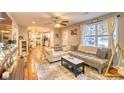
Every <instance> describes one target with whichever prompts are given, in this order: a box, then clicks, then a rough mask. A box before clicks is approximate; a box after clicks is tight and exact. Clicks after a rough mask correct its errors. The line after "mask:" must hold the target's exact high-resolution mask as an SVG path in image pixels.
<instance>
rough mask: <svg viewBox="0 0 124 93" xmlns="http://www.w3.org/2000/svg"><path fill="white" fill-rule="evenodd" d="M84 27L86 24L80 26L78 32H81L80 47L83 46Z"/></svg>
mask: <svg viewBox="0 0 124 93" xmlns="http://www.w3.org/2000/svg"><path fill="white" fill-rule="evenodd" d="M85 27H86V24H83V25H80V31H81V36H80V38H81V39H80V44H82V45H83V39H84V31H85Z"/></svg>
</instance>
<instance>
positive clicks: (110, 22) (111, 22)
mask: <svg viewBox="0 0 124 93" xmlns="http://www.w3.org/2000/svg"><path fill="white" fill-rule="evenodd" d="M105 24H106V27H107V30H108V33H109V47H110V48H111V49H112V50H114V47H115V45H114V38H113V33H114V31H115V28H116V25H117V17H111V18H108V19H106V20H105Z"/></svg>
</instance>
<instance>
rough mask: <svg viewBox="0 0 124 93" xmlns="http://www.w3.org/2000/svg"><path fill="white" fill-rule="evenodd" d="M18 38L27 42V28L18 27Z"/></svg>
mask: <svg viewBox="0 0 124 93" xmlns="http://www.w3.org/2000/svg"><path fill="white" fill-rule="evenodd" d="M19 36H23V39H24V40H27V41H28V27H27V26H23V25H19Z"/></svg>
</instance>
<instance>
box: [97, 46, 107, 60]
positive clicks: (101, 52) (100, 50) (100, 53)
mask: <svg viewBox="0 0 124 93" xmlns="http://www.w3.org/2000/svg"><path fill="white" fill-rule="evenodd" d="M107 52H108V50H107V49H105V48H98V49H97V53H96V56H97V57H99V58H102V59H105V58H106V55H107Z"/></svg>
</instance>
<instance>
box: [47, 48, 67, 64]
mask: <svg viewBox="0 0 124 93" xmlns="http://www.w3.org/2000/svg"><path fill="white" fill-rule="evenodd" d="M66 54H68V52H67V51H62V50H59V51H55V50H54V48H48V47H46V48H45V57H46V59H47V60H48V61H49V62H55V61H60V60H61V56H63V55H66Z"/></svg>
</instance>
